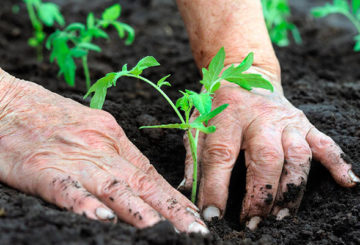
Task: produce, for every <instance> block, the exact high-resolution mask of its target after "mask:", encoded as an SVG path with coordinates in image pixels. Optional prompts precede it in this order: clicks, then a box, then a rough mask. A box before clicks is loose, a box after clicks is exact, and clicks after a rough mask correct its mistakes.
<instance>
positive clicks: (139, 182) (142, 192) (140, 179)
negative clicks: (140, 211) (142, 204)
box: [129, 170, 156, 197]
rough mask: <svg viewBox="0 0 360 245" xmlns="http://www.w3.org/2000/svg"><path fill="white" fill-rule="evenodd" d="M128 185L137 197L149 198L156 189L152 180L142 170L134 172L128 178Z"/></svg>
mask: <svg viewBox="0 0 360 245" xmlns="http://www.w3.org/2000/svg"><path fill="white" fill-rule="evenodd" d="M129 184H130V185H131V186H132V189H133V191H136V192H138V193H137V194H138V195H139V196H142V197H144V196H150V195H152V194H153V192H154V191H155V189H156V186H155V184H154V182H153V181H152V179H151V178H150V177H149V176H148V175H147V174H146V173H145V172H143V171H142V170H136V171H135V172H134V173H133V174H132V175H131V176H130V178H129Z"/></svg>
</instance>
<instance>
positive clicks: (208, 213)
mask: <svg viewBox="0 0 360 245" xmlns="http://www.w3.org/2000/svg"><path fill="white" fill-rule="evenodd" d="M202 214H203V217H204V219H205V220H206V221H211V220H212V218H219V217H220V210H219V209H218V208H217V207H215V206H208V207H207V208H205V209H204V211H203V213H202Z"/></svg>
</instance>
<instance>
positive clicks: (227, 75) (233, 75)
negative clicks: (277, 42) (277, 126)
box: [84, 48, 273, 202]
mask: <svg viewBox="0 0 360 245" xmlns="http://www.w3.org/2000/svg"><path fill="white" fill-rule="evenodd" d="M253 56H254V55H253V53H250V54H249V55H248V56H247V57H246V58H245V59H244V60H243V61H242V63H241V64H240V65H238V66H235V65H231V66H230V67H228V68H227V69H226V70H224V71H223V69H224V60H225V50H224V48H221V49H220V51H219V52H218V53H217V54H216V56H215V57H214V58H213V59H212V61H211V62H210V65H209V68H208V69H206V68H203V69H202V73H203V79H202V80H201V81H200V83H201V84H203V86H204V88H205V90H204V91H203V92H201V93H197V92H194V91H191V90H185V91H180V93H181V94H182V96H181V97H180V98H179V99H178V100H177V101H176V103H175V104H174V103H173V102H172V101H171V99H170V98H169V97H168V96H167V95H166V93H165V92H164V91H163V90H162V87H163V86H171V84H170V83H169V82H168V81H166V80H167V79H168V78H169V76H170V75H167V76H164V77H163V78H161V79H160V80H159V81H158V82H157V83H154V82H152V81H150V80H148V79H147V78H145V77H143V76H141V74H142V72H143V70H145V69H147V68H149V67H154V66H159V65H160V64H159V63H158V62H157V61H156V59H155V58H154V57H152V56H147V57H145V58H143V59H141V60H140V61H139V62H138V63H137V65H136V66H135V67H134V68H132V69H130V70H128V68H127V65H124V66H123V67H122V70H121V71H119V72H112V73H108V74H107V75H106V76H105V77H103V78H101V79H99V80H98V81H97V82H96V83H95V84H94V85H93V86H92V87H91V88H90V89H89V91H88V92H87V94H86V95H85V96H84V98H86V97H88V96H89V95H90V94H92V93H94V95H93V97H92V99H91V102H90V107H91V108H97V109H101V108H102V106H103V104H104V101H105V97H106V92H107V89H108V88H110V87H111V86H116V82H117V80H118V79H119V78H121V77H133V78H137V79H140V80H141V81H143V82H145V83H147V84H149V85H150V86H152V87H153V88H154V89H156V90H157V91H158V92H159V93H160V94H161V95H162V96H163V97H164V98H165V100H166V101H167V102H168V103H169V105H170V106H171V107H172V109H173V110H174V111H175V113H176V115H177V116H178V118H179V120H180V123H173V124H163V125H153V126H142V127H140V128H141V129H145V128H171V129H181V130H185V131H186V133H187V136H188V140H189V145H190V149H191V154H192V158H193V163H194V174H193V185H192V192H191V200H192V202H195V200H196V192H197V173H198V161H197V159H198V158H197V146H198V138H199V133H200V132H202V133H205V134H210V133H213V132H215V130H216V127H215V126H214V125H208V124H209V120H210V119H212V118H213V117H215V116H216V115H218V114H219V113H221V112H222V111H223V110H225V109H226V107H227V106H228V104H223V105H221V106H219V107H217V108H215V109H213V110H212V99H213V97H212V95H213V93H214V92H215V91H216V90H218V89H219V87H220V82H221V81H222V80H226V81H229V82H232V83H235V84H237V85H239V86H240V87H242V88H244V89H246V90H251V89H252V88H254V87H257V88H263V89H267V90H270V91H273V86H272V85H271V83H270V82H269V81H267V80H266V79H264V78H263V77H262V76H261V75H259V74H244V73H243V72H245V71H247V70H248V69H249V68H250V67H251V65H252V63H253ZM222 71H223V73H222V74H221V72H222ZM193 108H195V109H196V110H198V111H199V116H198V117H197V118H195V120H194V121H192V122H190V114H191V111H192V109H193ZM181 111H182V112H183V113H184V115H183V114H182V113H181Z"/></svg>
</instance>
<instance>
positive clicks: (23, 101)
mask: <svg viewBox="0 0 360 245" xmlns="http://www.w3.org/2000/svg"><path fill="white" fill-rule="evenodd" d="M0 139H1V140H0V144H1V147H0V181H1V182H4V183H6V184H8V185H10V186H12V187H14V188H17V189H19V190H21V191H24V192H27V193H30V194H33V195H38V196H40V197H42V198H43V199H45V200H46V201H48V202H51V203H53V204H56V205H57V206H59V207H61V208H65V209H68V210H71V211H74V212H75V213H78V214H84V215H86V216H87V217H89V218H91V219H99V220H105V221H116V216H118V217H119V218H120V219H121V220H123V221H126V222H128V223H130V224H132V225H135V226H137V227H140V228H142V227H147V226H151V225H153V224H155V223H157V222H159V221H161V220H164V219H165V218H166V219H168V220H169V221H171V222H172V223H173V224H174V226H175V227H176V228H177V229H178V230H180V231H185V232H203V233H206V232H207V228H206V226H205V225H204V223H203V222H202V221H201V220H200V219H199V215H198V214H197V212H196V210H197V208H196V207H195V206H194V205H193V204H192V203H191V202H190V201H189V200H187V199H186V198H185V197H184V196H182V195H181V194H180V193H179V192H178V191H176V190H175V189H173V188H172V187H171V186H170V185H169V184H168V183H167V182H166V181H165V180H164V179H163V178H162V177H161V176H160V175H159V174H158V173H157V172H156V170H155V169H154V167H153V166H152V165H151V164H150V163H149V161H148V159H146V158H145V157H144V156H143V155H142V154H141V153H140V151H139V150H138V149H137V148H136V147H135V146H134V145H133V144H132V143H131V142H130V141H129V140H128V139H127V137H126V135H125V133H124V132H123V130H122V129H121V128H120V126H119V125H118V124H117V122H116V120H115V119H114V118H113V117H112V116H111V115H110V114H109V113H107V112H104V111H101V110H93V109H90V108H88V107H85V106H83V105H81V104H79V103H77V102H75V101H72V100H70V99H66V98H63V97H61V96H59V95H57V94H54V93H51V92H50V91H48V90H46V89H44V88H42V87H40V86H38V85H36V84H33V83H29V82H25V81H21V80H18V79H15V78H14V77H11V76H10V75H9V74H7V73H5V72H4V71H2V70H1V69H0Z"/></svg>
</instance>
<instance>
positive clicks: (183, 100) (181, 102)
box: [175, 91, 192, 112]
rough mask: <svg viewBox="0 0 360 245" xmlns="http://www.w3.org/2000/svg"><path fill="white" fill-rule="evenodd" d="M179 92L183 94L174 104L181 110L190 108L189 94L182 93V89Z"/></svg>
mask: <svg viewBox="0 0 360 245" xmlns="http://www.w3.org/2000/svg"><path fill="white" fill-rule="evenodd" d="M180 92H181V93H182V94H183V96H182V97H180V98H179V99H177V100H176V104H175V106H176V107H177V108H180V109H181V110H183V111H185V112H187V111H189V110H191V107H192V105H191V103H190V98H189V94H187V93H184V92H182V91H180Z"/></svg>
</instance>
